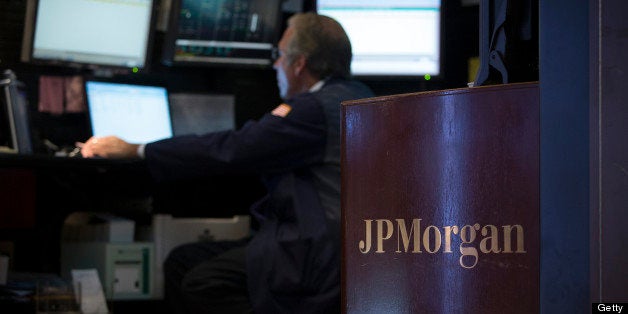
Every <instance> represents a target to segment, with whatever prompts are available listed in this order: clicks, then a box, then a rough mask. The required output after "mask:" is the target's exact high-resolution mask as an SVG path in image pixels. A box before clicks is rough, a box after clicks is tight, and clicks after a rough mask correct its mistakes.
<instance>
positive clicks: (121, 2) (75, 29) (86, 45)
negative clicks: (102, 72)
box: [22, 0, 154, 69]
mask: <svg viewBox="0 0 628 314" xmlns="http://www.w3.org/2000/svg"><path fill="white" fill-rule="evenodd" d="M153 2H154V1H153V0H108V1H103V0H63V1H59V0H28V3H27V14H26V21H25V28H24V41H23V45H22V61H25V62H34V63H45V64H58V65H66V66H78V67H94V68H95V67H112V68H128V69H141V68H144V67H145V66H146V64H147V57H148V55H149V46H150V40H151V31H152V27H151V25H152V17H153V12H154V6H153Z"/></svg>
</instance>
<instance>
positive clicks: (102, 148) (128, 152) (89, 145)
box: [77, 136, 139, 159]
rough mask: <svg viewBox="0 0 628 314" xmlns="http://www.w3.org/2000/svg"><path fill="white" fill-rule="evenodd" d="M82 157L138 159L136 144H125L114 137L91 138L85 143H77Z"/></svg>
mask: <svg viewBox="0 0 628 314" xmlns="http://www.w3.org/2000/svg"><path fill="white" fill-rule="evenodd" d="M77 146H79V147H81V154H82V155H83V157H86V158H91V157H96V156H98V157H104V158H117V159H122V158H138V157H139V156H138V155H137V148H138V147H139V145H138V144H131V143H127V142H125V141H124V140H122V139H121V138H119V137H116V136H105V137H92V138H90V139H89V140H87V141H86V142H85V143H77Z"/></svg>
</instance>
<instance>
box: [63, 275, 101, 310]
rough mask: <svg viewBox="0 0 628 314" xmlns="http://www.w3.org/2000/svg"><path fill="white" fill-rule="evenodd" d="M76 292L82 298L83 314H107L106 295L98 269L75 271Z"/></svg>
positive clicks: (73, 276)
mask: <svg viewBox="0 0 628 314" xmlns="http://www.w3.org/2000/svg"><path fill="white" fill-rule="evenodd" d="M72 283H73V284H74V291H77V295H80V296H81V299H80V302H81V312H82V313H84V314H107V313H109V310H108V309H107V303H106V302H105V293H104V291H103V289H102V285H101V284H100V279H99V278H98V271H97V270H96V269H73V270H72Z"/></svg>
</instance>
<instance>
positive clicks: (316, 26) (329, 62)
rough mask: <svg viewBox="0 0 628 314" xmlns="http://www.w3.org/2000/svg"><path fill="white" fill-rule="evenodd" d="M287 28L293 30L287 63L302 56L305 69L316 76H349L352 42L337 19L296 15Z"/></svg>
mask: <svg viewBox="0 0 628 314" xmlns="http://www.w3.org/2000/svg"><path fill="white" fill-rule="evenodd" d="M288 26H289V27H292V28H293V29H294V35H293V37H292V40H290V42H288V44H287V47H286V55H287V56H286V57H287V58H288V61H289V62H292V61H293V60H294V57H296V56H298V55H303V56H305V58H306V60H307V63H306V67H307V68H308V70H309V71H310V72H311V73H312V74H313V75H315V76H318V77H319V78H321V79H323V78H326V77H329V76H335V77H344V78H348V77H350V75H351V58H352V53H351V42H350V41H349V37H348V36H347V33H345V31H344V29H343V28H342V26H341V25H340V23H338V22H337V21H336V20H334V19H332V18H330V17H327V16H324V15H318V14H315V13H311V12H310V13H297V14H295V15H293V16H292V17H290V19H289V20H288Z"/></svg>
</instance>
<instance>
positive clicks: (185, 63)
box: [161, 0, 283, 69]
mask: <svg viewBox="0 0 628 314" xmlns="http://www.w3.org/2000/svg"><path fill="white" fill-rule="evenodd" d="M182 1H183V0H172V3H171V7H170V14H169V17H168V29H167V31H166V32H165V36H164V43H163V47H162V54H161V63H162V64H164V65H166V66H170V67H179V66H181V67H189V66H202V67H220V68H260V69H270V68H272V66H273V63H274V59H273V56H272V52H273V51H274V50H276V48H277V43H278V41H279V38H280V37H281V33H282V31H283V29H282V28H283V27H282V22H283V21H282V19H283V14H282V3H283V1H282V0H279V1H276V4H277V6H276V12H277V14H276V15H277V16H276V20H275V31H274V35H273V36H272V37H273V38H272V39H271V42H269V43H267V44H270V45H272V49H271V50H270V51H269V52H270V54H269V57H268V58H259V59H257V60H260V63H253V62H245V61H243V60H241V59H237V58H234V59H232V61H228V60H226V59H220V58H215V59H214V60H209V59H206V60H176V59H175V50H176V40H177V36H178V25H179V12H180V11H181V5H182ZM261 1H262V2H264V0H261ZM273 1H275V0H273ZM261 60H263V61H265V62H263V63H262V61H261Z"/></svg>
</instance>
